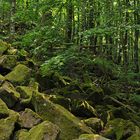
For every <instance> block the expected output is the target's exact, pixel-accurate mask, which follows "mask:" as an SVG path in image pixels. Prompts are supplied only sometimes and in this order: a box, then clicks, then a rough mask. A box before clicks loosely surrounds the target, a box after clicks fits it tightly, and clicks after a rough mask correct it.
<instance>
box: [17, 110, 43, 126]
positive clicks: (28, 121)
mask: <svg viewBox="0 0 140 140" xmlns="http://www.w3.org/2000/svg"><path fill="white" fill-rule="evenodd" d="M41 122H42V119H41V117H40V116H39V115H38V114H36V113H35V112H33V111H32V110H31V109H28V108H26V109H25V111H22V112H20V116H19V124H20V126H21V127H22V128H32V127H33V126H35V125H37V124H39V123H41Z"/></svg>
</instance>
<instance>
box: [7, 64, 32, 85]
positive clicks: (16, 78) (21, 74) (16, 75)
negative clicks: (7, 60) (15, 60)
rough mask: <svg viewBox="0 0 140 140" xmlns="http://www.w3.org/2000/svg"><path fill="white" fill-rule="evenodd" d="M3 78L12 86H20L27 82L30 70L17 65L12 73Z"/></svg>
mask: <svg viewBox="0 0 140 140" xmlns="http://www.w3.org/2000/svg"><path fill="white" fill-rule="evenodd" d="M5 78H6V79H7V80H9V81H10V82H12V83H13V84H18V85H22V84H25V83H27V82H28V81H29V78H30V69H29V68H28V67H26V66H25V65H22V64H19V65H17V66H16V67H15V68H14V69H13V71H12V72H10V73H8V74H7V75H6V76H5Z"/></svg>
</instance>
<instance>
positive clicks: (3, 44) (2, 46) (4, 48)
mask: <svg viewBox="0 0 140 140" xmlns="http://www.w3.org/2000/svg"><path fill="white" fill-rule="evenodd" d="M9 47H10V44H7V43H6V42H3V41H2V40H0V55H2V54H3V53H4V52H5V51H7V49H8V48H9Z"/></svg>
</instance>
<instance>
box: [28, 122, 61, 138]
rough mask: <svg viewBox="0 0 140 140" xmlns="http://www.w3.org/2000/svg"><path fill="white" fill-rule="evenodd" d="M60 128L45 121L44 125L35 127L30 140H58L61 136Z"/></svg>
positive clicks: (31, 131)
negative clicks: (59, 135)
mask: <svg viewBox="0 0 140 140" xmlns="http://www.w3.org/2000/svg"><path fill="white" fill-rule="evenodd" d="M59 131H60V130H59V128H58V126H56V125H55V124H53V123H51V122H48V121H44V122H43V123H41V124H39V125H37V126H35V127H33V128H32V129H31V130H30V131H29V135H28V137H27V139H28V140H44V139H46V140H47V139H48V140H56V139H57V138H58V134H59Z"/></svg>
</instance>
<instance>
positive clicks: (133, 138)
mask: <svg viewBox="0 0 140 140" xmlns="http://www.w3.org/2000/svg"><path fill="white" fill-rule="evenodd" d="M127 140H140V135H138V134H134V135H132V136H131V137H129V138H128V139H127Z"/></svg>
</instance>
